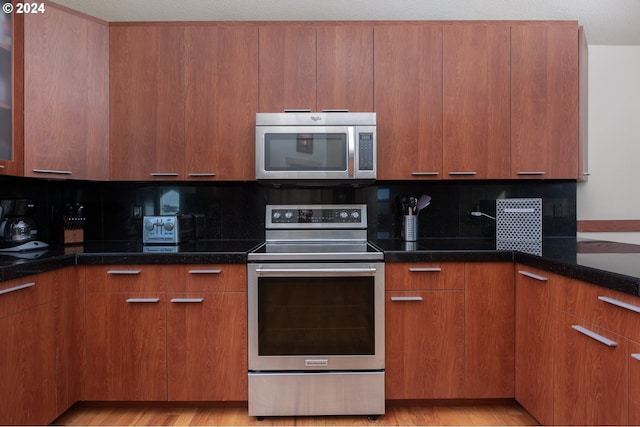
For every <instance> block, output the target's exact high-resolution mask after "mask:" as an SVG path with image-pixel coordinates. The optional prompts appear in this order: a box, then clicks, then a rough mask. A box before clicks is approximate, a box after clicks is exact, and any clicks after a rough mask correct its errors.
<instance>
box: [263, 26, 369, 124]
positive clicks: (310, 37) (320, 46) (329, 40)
mask: <svg viewBox="0 0 640 427" xmlns="http://www.w3.org/2000/svg"><path fill="white" fill-rule="evenodd" d="M259 52H260V54H259V55H260V59H259V61H260V77H259V82H260V83H259V86H260V102H259V107H258V111H261V112H281V111H284V110H288V109H309V110H311V111H322V110H344V109H346V110H349V111H373V27H372V26H371V25H369V24H361V23H338V24H313V25H309V24H306V23H295V24H286V23H285V24H283V23H277V24H267V25H263V26H261V27H260V42H259Z"/></svg>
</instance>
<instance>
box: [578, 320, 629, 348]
mask: <svg viewBox="0 0 640 427" xmlns="http://www.w3.org/2000/svg"><path fill="white" fill-rule="evenodd" d="M571 327H572V328H573V329H575V330H576V331H578V332H580V333H581V334H584V335H586V336H588V337H589V338H591V339H594V340H596V341H598V342H599V343H601V344H604V345H606V346H608V347H616V346H617V345H618V343H617V342H615V341H613V340H610V339H609V338H606V337H603V336H602V335H600V334H596V333H595V332H593V331H590V330H589V329H587V328H583V327H582V326H580V325H571Z"/></svg>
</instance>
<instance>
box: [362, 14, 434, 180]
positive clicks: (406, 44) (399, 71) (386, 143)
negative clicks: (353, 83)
mask: <svg viewBox="0 0 640 427" xmlns="http://www.w3.org/2000/svg"><path fill="white" fill-rule="evenodd" d="M374 46H375V48H374V49H375V51H374V56H375V72H374V92H375V95H376V98H375V111H376V113H377V120H378V127H377V134H378V179H382V180H384V179H412V178H428V179H434V178H441V177H442V176H441V175H442V25H439V24H401V25H388V26H386V25H385V26H382V25H380V26H376V27H375V29H374Z"/></svg>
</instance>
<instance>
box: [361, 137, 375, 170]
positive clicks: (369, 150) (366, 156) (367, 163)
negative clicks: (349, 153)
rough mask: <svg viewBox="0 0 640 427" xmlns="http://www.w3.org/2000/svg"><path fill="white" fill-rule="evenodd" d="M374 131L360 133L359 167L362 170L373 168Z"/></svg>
mask: <svg viewBox="0 0 640 427" xmlns="http://www.w3.org/2000/svg"><path fill="white" fill-rule="evenodd" d="M373 151H374V144H373V133H360V134H358V155H359V156H360V157H359V159H358V169H359V170H361V171H372V170H373Z"/></svg>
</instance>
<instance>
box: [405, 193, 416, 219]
mask: <svg viewBox="0 0 640 427" xmlns="http://www.w3.org/2000/svg"><path fill="white" fill-rule="evenodd" d="M417 207H418V199H417V198H416V197H413V196H411V197H409V209H408V212H407V213H408V214H409V215H415V214H416V208H417Z"/></svg>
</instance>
